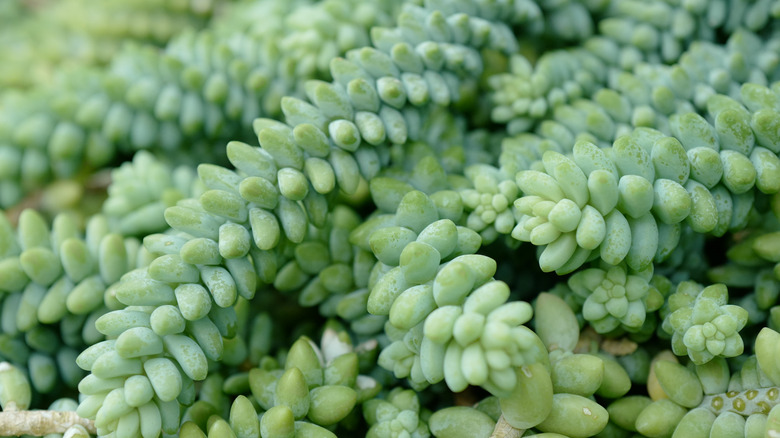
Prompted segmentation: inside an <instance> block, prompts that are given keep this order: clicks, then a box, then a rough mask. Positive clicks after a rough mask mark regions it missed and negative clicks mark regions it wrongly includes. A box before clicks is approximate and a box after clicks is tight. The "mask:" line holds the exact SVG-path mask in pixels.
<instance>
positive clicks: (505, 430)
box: [490, 414, 524, 438]
mask: <svg viewBox="0 0 780 438" xmlns="http://www.w3.org/2000/svg"><path fill="white" fill-rule="evenodd" d="M523 432H524V430H521V429H515V428H514V427H512V426H511V425H510V424H509V423H507V422H506V419H504V414H501V417H499V419H498V423H496V428H495V429H493V433H492V434H491V435H490V438H520V437H521V436H522V435H523Z"/></svg>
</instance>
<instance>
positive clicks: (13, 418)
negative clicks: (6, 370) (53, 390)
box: [0, 411, 97, 436]
mask: <svg viewBox="0 0 780 438" xmlns="http://www.w3.org/2000/svg"><path fill="white" fill-rule="evenodd" d="M76 424H80V425H82V426H84V428H85V429H87V431H88V432H89V433H91V434H96V433H97V430H96V429H95V423H94V422H93V421H92V420H87V419H85V418H81V417H79V416H78V415H77V414H76V413H75V412H72V411H68V412H63V411H10V412H9V411H4V412H0V436H19V435H35V436H43V435H47V434H50V433H65V431H66V430H68V428H69V427H71V426H74V425H76Z"/></svg>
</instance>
